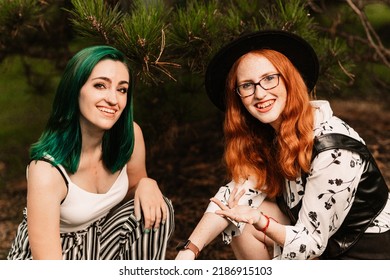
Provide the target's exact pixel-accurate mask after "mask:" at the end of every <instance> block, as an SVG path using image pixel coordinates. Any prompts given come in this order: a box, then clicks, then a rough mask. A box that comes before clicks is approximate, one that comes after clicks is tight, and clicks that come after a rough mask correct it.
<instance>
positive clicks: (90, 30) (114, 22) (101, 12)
mask: <svg viewBox="0 0 390 280" xmlns="http://www.w3.org/2000/svg"><path fill="white" fill-rule="evenodd" d="M72 4H73V8H74V10H67V11H68V12H69V13H70V14H71V16H72V17H71V23H72V24H73V27H74V29H75V31H76V32H77V33H78V34H79V35H80V36H81V37H86V38H89V39H91V40H93V41H96V42H98V43H101V42H104V43H105V44H110V43H111V42H112V41H113V40H114V39H115V29H116V28H117V26H118V25H119V24H120V22H121V19H122V16H123V15H122V13H121V12H120V11H119V9H118V6H115V7H114V8H110V7H108V6H107V5H106V4H105V3H104V1H83V0H72ZM113 37H114V38H113Z"/></svg>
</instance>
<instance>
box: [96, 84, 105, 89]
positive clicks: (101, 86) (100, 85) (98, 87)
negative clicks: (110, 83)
mask: <svg viewBox="0 0 390 280" xmlns="http://www.w3.org/2000/svg"><path fill="white" fill-rule="evenodd" d="M94 87H95V88H97V89H105V88H106V87H105V85H104V84H100V83H98V84H95V85H94Z"/></svg>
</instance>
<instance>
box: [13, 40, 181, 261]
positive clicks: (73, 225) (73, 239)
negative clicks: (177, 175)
mask: <svg viewBox="0 0 390 280" xmlns="http://www.w3.org/2000/svg"><path fill="white" fill-rule="evenodd" d="M132 91H133V83H132V76H131V71H130V68H129V65H128V62H127V61H126V58H125V56H124V55H123V53H121V52H120V51H118V50H117V49H115V48H113V47H110V46H93V47H88V48H85V49H83V50H81V51H80V52H78V53H77V54H76V55H75V56H74V57H73V58H72V59H71V60H70V61H69V62H68V65H67V67H66V69H65V72H64V74H63V76H62V79H61V81H60V84H59V86H58V89H57V93H56V96H55V99H54V103H53V108H52V113H51V116H50V118H49V121H48V123H47V126H46V129H45V130H44V132H43V133H42V135H41V137H40V139H39V140H38V142H37V143H35V144H33V145H32V147H31V150H30V158H31V162H30V164H29V165H28V169H27V171H28V172H27V207H26V208H25V211H24V219H23V221H22V222H21V224H20V225H19V228H18V231H17V235H16V238H15V240H14V242H13V244H12V248H11V250H10V252H9V255H8V259H73V260H74V259H164V258H165V250H166V244H167V241H168V240H169V238H170V236H171V234H172V232H173V228H174V219H173V208H172V204H171V202H170V201H169V200H168V199H167V198H165V197H164V196H163V195H162V193H161V191H160V189H159V187H158V185H157V183H156V181H154V180H153V179H151V178H148V176H147V172H146V167H145V145H144V139H143V136H142V131H141V128H140V127H139V126H138V125H137V124H136V123H135V122H134V121H133V110H132Z"/></svg>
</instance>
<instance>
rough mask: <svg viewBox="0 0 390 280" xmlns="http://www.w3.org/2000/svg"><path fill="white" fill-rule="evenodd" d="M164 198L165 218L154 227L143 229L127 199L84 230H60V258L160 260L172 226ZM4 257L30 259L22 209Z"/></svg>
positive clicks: (169, 208) (131, 204)
mask: <svg viewBox="0 0 390 280" xmlns="http://www.w3.org/2000/svg"><path fill="white" fill-rule="evenodd" d="M165 201H166V204H167V208H168V211H167V213H168V216H167V221H166V222H165V224H163V225H161V226H160V228H159V229H158V230H157V231H153V230H152V231H151V232H150V233H146V232H143V221H142V220H141V221H137V220H136V218H135V216H134V200H130V201H128V202H126V203H125V204H123V205H121V206H120V207H118V208H117V209H115V210H114V211H113V212H112V213H110V214H109V215H108V216H107V217H104V218H102V219H100V220H98V221H95V222H94V223H93V224H91V225H90V226H89V227H88V228H86V229H84V230H81V231H77V232H71V233H61V243H62V255H63V259H64V260H164V259H165V253H166V249H167V244H168V241H169V239H170V237H171V236H172V234H173V231H174V227H175V224H174V210H173V206H172V203H171V201H170V200H168V199H167V198H165ZM7 258H8V259H9V260H16V259H19V260H20V259H24V260H26V259H32V255H31V249H30V246H29V241H28V233H27V213H26V211H24V219H23V221H22V222H21V224H20V225H19V227H18V231H17V235H16V238H15V240H14V242H13V244H12V246H11V250H10V252H9V254H8V257H7Z"/></svg>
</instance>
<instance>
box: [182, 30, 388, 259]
mask: <svg viewBox="0 0 390 280" xmlns="http://www.w3.org/2000/svg"><path fill="white" fill-rule="evenodd" d="M318 72H319V64H318V59H317V56H316V53H315V52H314V50H313V48H312V47H311V46H310V45H309V44H308V43H307V42H306V41H305V40H303V39H302V38H301V37H298V36H297V35H294V34H292V33H288V32H284V31H262V32H256V33H252V34H249V35H246V36H243V37H240V38H238V39H236V40H235V41H233V42H231V43H230V44H228V45H227V46H225V47H224V48H222V49H221V50H220V51H219V52H218V53H217V54H216V56H215V57H214V58H213V59H212V61H211V62H210V64H209V67H208V69H207V73H206V89H207V93H208V95H209V97H210V99H211V101H212V102H213V103H214V104H215V105H216V106H217V107H218V108H219V109H221V110H222V111H225V124H224V133H225V141H226V147H225V162H226V166H227V170H228V173H229V176H230V178H231V182H230V183H228V184H227V185H225V186H222V187H221V188H220V189H219V191H218V192H217V194H216V195H215V196H214V197H213V198H211V202H210V204H209V206H208V208H207V210H206V213H205V214H204V216H203V217H202V219H201V220H200V222H199V223H198V225H197V226H196V228H195V229H194V231H193V232H192V234H191V236H190V237H189V239H188V240H187V241H186V242H184V243H183V244H180V245H179V246H178V250H179V251H180V252H179V253H178V255H177V257H176V258H177V259H193V258H194V257H196V256H197V255H198V254H199V251H200V250H201V249H202V248H204V247H205V246H206V245H208V244H209V243H210V242H211V241H212V240H213V239H214V238H215V237H216V236H217V235H219V234H220V233H221V232H222V238H223V240H224V242H225V243H226V244H231V247H232V249H233V251H234V253H235V256H236V257H237V258H238V259H315V258H321V259H390V251H389V249H388V248H389V246H390V200H389V190H388V188H387V186H386V182H385V180H384V178H383V176H382V175H381V173H380V171H379V169H378V167H377V165H376V163H375V160H374V159H373V157H372V155H371V153H370V152H369V151H368V150H367V147H366V146H365V145H364V141H363V140H362V139H361V137H360V136H359V135H358V133H357V132H356V131H355V130H353V129H352V128H351V127H350V126H349V125H348V124H346V123H345V122H344V121H342V120H341V119H339V118H337V117H335V116H334V115H333V112H332V110H331V108H330V105H329V103H328V102H327V101H310V98H309V93H310V92H311V91H312V90H313V88H314V86H315V84H316V81H317V78H318Z"/></svg>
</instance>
